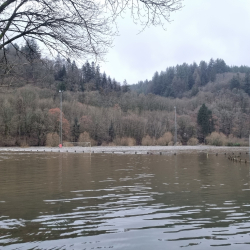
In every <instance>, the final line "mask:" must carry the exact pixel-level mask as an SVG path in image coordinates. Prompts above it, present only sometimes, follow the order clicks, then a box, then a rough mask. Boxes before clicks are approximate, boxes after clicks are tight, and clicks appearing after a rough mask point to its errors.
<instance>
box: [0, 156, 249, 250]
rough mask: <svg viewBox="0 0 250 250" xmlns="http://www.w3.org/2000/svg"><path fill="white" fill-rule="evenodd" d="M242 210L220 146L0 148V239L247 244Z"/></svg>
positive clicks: (160, 245) (240, 183) (26, 245)
mask: <svg viewBox="0 0 250 250" xmlns="http://www.w3.org/2000/svg"><path fill="white" fill-rule="evenodd" d="M241 157H242V156H241ZM243 158H244V157H243ZM245 158H246V156H245ZM249 215H250V179H249V165H247V164H245V163H241V164H240V163H235V162H231V161H229V160H228V159H227V157H226V156H224V155H219V156H216V155H207V154H182V155H177V156H174V155H173V156H167V155H116V154H92V155H91V156H90V155H89V154H73V153H71V154H67V153H58V154H57V153H0V246H1V249H143V250H145V249H148V250H151V249H180V248H183V247H186V248H188V249H214V248H215V247H217V248H218V249H249V247H250V245H249V244H250V217H249Z"/></svg>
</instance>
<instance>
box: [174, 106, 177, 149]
mask: <svg viewBox="0 0 250 250" xmlns="http://www.w3.org/2000/svg"><path fill="white" fill-rule="evenodd" d="M176 142H177V125H176V107H174V145H175V144H176Z"/></svg>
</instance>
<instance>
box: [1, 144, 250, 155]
mask: <svg viewBox="0 0 250 250" xmlns="http://www.w3.org/2000/svg"><path fill="white" fill-rule="evenodd" d="M0 152H52V153H53V152H54V153H59V152H60V153H94V154H96V153H97V154H104V153H109V154H112V153H113V154H162V155H171V154H177V153H189V154H190V153H191V154H192V153H201V152H203V153H209V154H225V153H226V154H227V153H248V152H249V148H248V147H216V146H207V145H198V146H131V147H129V146H95V147H62V148H59V147H26V148H22V147H2V148H0Z"/></svg>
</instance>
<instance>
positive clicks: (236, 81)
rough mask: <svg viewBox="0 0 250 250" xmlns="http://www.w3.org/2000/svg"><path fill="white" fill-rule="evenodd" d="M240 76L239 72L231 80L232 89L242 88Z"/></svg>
mask: <svg viewBox="0 0 250 250" xmlns="http://www.w3.org/2000/svg"><path fill="white" fill-rule="evenodd" d="M240 82H241V80H240V76H239V73H237V76H236V77H235V76H234V77H233V78H232V79H231V81H230V88H231V89H239V88H240Z"/></svg>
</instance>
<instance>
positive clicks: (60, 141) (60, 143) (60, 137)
mask: <svg viewBox="0 0 250 250" xmlns="http://www.w3.org/2000/svg"><path fill="white" fill-rule="evenodd" d="M59 93H61V98H60V110H61V112H60V136H59V147H60V148H61V147H62V93H63V91H62V90H59Z"/></svg>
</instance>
